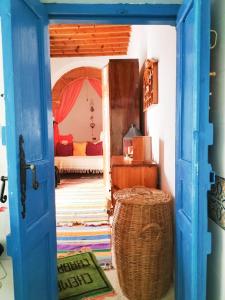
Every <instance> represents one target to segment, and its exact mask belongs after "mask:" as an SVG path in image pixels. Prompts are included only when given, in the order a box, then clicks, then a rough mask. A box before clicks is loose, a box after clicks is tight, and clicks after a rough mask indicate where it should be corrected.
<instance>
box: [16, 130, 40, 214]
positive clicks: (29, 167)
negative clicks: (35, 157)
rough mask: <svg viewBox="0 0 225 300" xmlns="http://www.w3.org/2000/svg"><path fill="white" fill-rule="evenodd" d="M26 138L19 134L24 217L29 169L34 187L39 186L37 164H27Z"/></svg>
mask: <svg viewBox="0 0 225 300" xmlns="http://www.w3.org/2000/svg"><path fill="white" fill-rule="evenodd" d="M23 144H24V139H23V136H22V134H21V135H20V136H19V155H20V190H21V204H22V217H23V219H24V218H25V217H26V191H27V170H31V172H32V187H33V189H34V190H37V189H38V188H39V182H38V181H37V174H36V166H35V165H34V164H27V163H26V157H25V151H24V148H23Z"/></svg>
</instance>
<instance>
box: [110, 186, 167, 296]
mask: <svg viewBox="0 0 225 300" xmlns="http://www.w3.org/2000/svg"><path fill="white" fill-rule="evenodd" d="M114 197H115V199H116V200H117V203H116V209H115V214H114V220H113V234H112V237H113V247H114V251H115V258H116V267H117V272H118V278H119V283H120V286H121V289H122V291H123V293H124V294H125V296H126V297H127V298H128V299H130V300H158V299H161V298H162V297H163V296H164V294H165V293H166V292H167V291H168V289H169V287H170V285H171V279H172V271H173V225H172V200H171V197H170V196H169V195H168V194H166V193H164V192H162V191H160V190H156V189H147V188H143V187H136V188H131V189H124V190H120V191H118V192H116V193H115V195H114Z"/></svg>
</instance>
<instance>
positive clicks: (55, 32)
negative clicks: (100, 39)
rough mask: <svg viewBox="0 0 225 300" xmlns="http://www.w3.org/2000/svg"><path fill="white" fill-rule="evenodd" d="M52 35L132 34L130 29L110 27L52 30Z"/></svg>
mask: <svg viewBox="0 0 225 300" xmlns="http://www.w3.org/2000/svg"><path fill="white" fill-rule="evenodd" d="M49 32H50V34H51V35H60V34H65V35H71V34H90V33H130V32H131V29H130V28H129V27H123V26H120V27H116V26H115V27H108V28H98V27H97V28H85V29H84V28H78V29H76V28H69V29H55V28H54V29H50V30H49Z"/></svg>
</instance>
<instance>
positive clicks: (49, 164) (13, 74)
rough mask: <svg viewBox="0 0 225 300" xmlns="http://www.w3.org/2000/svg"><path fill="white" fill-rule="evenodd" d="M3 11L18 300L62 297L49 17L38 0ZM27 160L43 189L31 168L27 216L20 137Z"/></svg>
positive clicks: (11, 244) (17, 1)
mask: <svg viewBox="0 0 225 300" xmlns="http://www.w3.org/2000/svg"><path fill="white" fill-rule="evenodd" d="M5 2H6V6H5V7H4V9H2V6H1V5H0V12H1V17H2V18H3V24H4V26H3V32H2V34H3V40H4V41H5V43H3V62H4V73H5V74H4V77H5V83H6V86H5V90H6V122H7V127H6V139H7V152H8V158H9V159H8V167H9V190H10V193H9V205H10V223H11V235H10V236H9V237H8V239H7V250H8V253H9V255H11V256H12V259H13V270H14V287H15V300H40V299H42V300H47V299H48V300H56V299H57V271H56V224H55V203H54V202H55V201H54V156H53V130H52V115H51V105H52V103H51V94H50V93H51V85H50V72H49V48H48V16H47V14H46V11H45V8H44V5H43V4H41V3H40V2H39V1H37V0H29V1H28V0H8V1H5ZM20 135H23V138H24V152H25V156H26V163H27V164H33V165H34V166H35V167H36V176H37V181H38V183H39V187H38V189H36V190H35V189H34V188H33V185H32V183H33V182H32V172H31V170H30V169H27V171H26V176H27V179H26V215H25V218H23V217H22V214H21V212H22V205H21V190H20V189H21V187H20V157H19V136H20Z"/></svg>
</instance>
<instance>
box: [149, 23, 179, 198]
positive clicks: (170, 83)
mask: <svg viewBox="0 0 225 300" xmlns="http://www.w3.org/2000/svg"><path fill="white" fill-rule="evenodd" d="M146 37H147V41H148V53H147V56H148V58H156V59H158V60H159V63H158V68H159V69H158V76H159V77H158V78H159V103H158V104H155V105H152V106H150V108H149V109H148V112H147V124H148V134H149V135H150V136H151V137H152V154H153V159H154V160H155V161H156V162H157V163H159V165H160V181H161V188H162V189H163V190H164V191H167V192H169V193H171V194H172V195H173V196H174V195H175V122H176V107H175V106H176V30H175V28H174V27H171V26H147V28H146Z"/></svg>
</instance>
